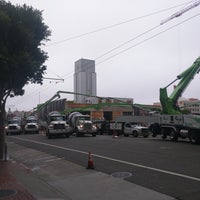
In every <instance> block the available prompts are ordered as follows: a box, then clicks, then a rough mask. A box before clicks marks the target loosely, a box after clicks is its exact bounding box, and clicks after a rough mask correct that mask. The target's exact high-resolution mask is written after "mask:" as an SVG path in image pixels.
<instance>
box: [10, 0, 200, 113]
mask: <svg viewBox="0 0 200 200" xmlns="http://www.w3.org/2000/svg"><path fill="white" fill-rule="evenodd" d="M10 2H11V3H12V4H19V5H22V4H24V3H25V4H27V5H29V6H32V7H33V8H36V9H39V10H43V18H44V23H45V24H46V25H48V26H49V28H50V30H51V31H52V36H51V37H50V41H49V42H48V43H46V45H45V46H44V47H43V49H44V51H46V52H47V53H48V56H49V59H48V61H47V62H46V65H47V72H46V75H45V77H47V78H48V77H50V78H52V77H53V78H63V79H64V82H63V81H58V82H56V81H50V80H47V79H45V80H44V83H43V85H42V86H40V85H28V86H26V87H25V95H24V96H22V97H15V98H11V99H9V100H8V101H7V105H6V109H8V108H11V110H16V109H17V110H31V109H33V108H34V107H36V105H37V104H38V103H43V102H45V101H46V100H48V99H49V98H51V97H52V96H53V95H54V94H55V93H56V92H57V91H59V90H64V91H71V92H72V91H73V74H74V62H75V61H77V60H79V59H80V58H85V59H91V60H95V63H96V73H97V95H98V96H103V97H107V96H109V97H126V98H133V99H134V103H142V104H153V103H154V102H159V88H160V87H165V86H166V85H168V84H169V83H170V82H172V81H173V80H174V79H175V78H176V76H177V75H178V74H179V73H181V72H182V71H184V70H185V69H186V68H188V67H189V66H191V65H192V64H193V62H194V61H195V60H196V58H197V57H199V56H200V45H199V44H200V42H199V36H200V28H199V26H200V15H198V14H200V6H198V7H196V8H193V9H191V10H190V11H188V12H186V13H184V14H183V15H181V16H180V17H178V18H175V19H173V20H170V21H168V22H167V23H165V24H163V25H160V23H161V21H163V20H165V19H167V18H168V17H170V16H171V15H172V14H174V13H176V12H178V11H181V10H183V9H184V8H185V7H187V6H188V5H191V3H193V2H195V1H187V0H173V1H172V0H171V1H169V0H159V1H158V0H148V1H146V0H84V1H83V0H57V1H53V0H11V1H10ZM170 8H171V9H170ZM81 35H82V36H81ZM177 83H178V82H177ZM199 85H200V77H199V75H196V76H195V78H194V79H193V81H192V82H191V84H190V85H189V87H188V88H187V89H186V91H185V92H184V94H183V97H186V98H199V99H200V92H199ZM171 91H172V89H170V88H169V90H168V94H169V95H170V94H171ZM61 98H67V99H69V100H72V99H73V96H70V95H66V94H64V95H62V96H61Z"/></svg>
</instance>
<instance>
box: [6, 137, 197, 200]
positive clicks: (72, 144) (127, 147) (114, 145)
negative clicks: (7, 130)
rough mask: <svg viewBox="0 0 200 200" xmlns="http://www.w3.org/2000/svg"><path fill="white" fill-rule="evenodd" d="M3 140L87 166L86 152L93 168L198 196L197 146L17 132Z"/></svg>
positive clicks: (190, 199) (184, 199) (189, 199)
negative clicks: (46, 135)
mask: <svg viewBox="0 0 200 200" xmlns="http://www.w3.org/2000/svg"><path fill="white" fill-rule="evenodd" d="M7 141H12V142H15V143H18V144H20V145H24V146H26V147H29V148H33V149H36V150H40V151H43V152H47V153H49V154H52V155H56V156H57V157H64V158H65V159H66V160H69V161H72V162H74V163H76V164H79V165H82V166H87V161H88V152H91V153H92V158H93V161H94V165H95V169H96V170H97V171H101V172H105V173H107V174H113V175H117V176H121V175H122V176H123V175H128V176H129V177H127V178H126V180H128V181H130V182H133V183H135V184H138V185H141V186H144V187H147V188H150V189H153V190H155V191H158V192H161V193H164V194H167V195H169V196H172V197H175V198H177V199H181V200H199V199H200V145H192V144H190V143H188V142H185V141H180V142H171V141H163V140H161V139H158V138H151V137H149V138H133V137H128V138H127V137H122V136H120V137H118V138H113V137H112V136H108V135H98V136H97V137H91V136H85V137H79V138H76V137H73V136H71V137H70V138H64V137H60V138H55V139H50V140H49V139H47V138H46V137H45V136H44V135H42V134H39V135H20V136H8V137H7ZM121 172H123V173H121ZM124 172H125V173H124ZM116 173H117V174H116Z"/></svg>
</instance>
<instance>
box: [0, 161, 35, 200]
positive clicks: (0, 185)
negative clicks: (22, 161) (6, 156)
mask: <svg viewBox="0 0 200 200" xmlns="http://www.w3.org/2000/svg"><path fill="white" fill-rule="evenodd" d="M14 170H19V171H20V170H22V171H23V170H25V169H23V168H22V167H20V166H19V165H18V164H15V163H12V162H10V161H0V199H4V200H20V199H27V200H35V199H36V198H34V197H33V196H32V195H31V194H30V193H29V192H28V191H27V190H26V189H25V187H24V186H23V185H22V184H21V183H20V182H19V181H18V180H17V179H16V178H15V177H14V176H12V175H11V172H12V171H14ZM27 173H28V171H27Z"/></svg>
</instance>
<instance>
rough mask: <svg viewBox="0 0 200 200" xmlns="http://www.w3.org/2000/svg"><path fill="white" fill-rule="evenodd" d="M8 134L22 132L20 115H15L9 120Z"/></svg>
mask: <svg viewBox="0 0 200 200" xmlns="http://www.w3.org/2000/svg"><path fill="white" fill-rule="evenodd" d="M5 130H6V135H16V134H21V133H22V121H21V118H19V117H13V118H12V119H10V120H8V124H7V126H6V127H5Z"/></svg>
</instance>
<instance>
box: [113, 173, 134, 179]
mask: <svg viewBox="0 0 200 200" xmlns="http://www.w3.org/2000/svg"><path fill="white" fill-rule="evenodd" d="M111 176H113V177H114V178H122V179H123V178H128V177H131V176H132V173H130V172H115V173H112V174H111Z"/></svg>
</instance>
